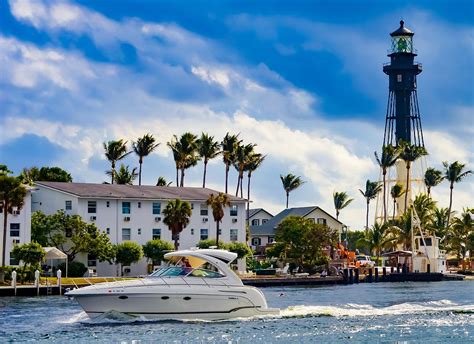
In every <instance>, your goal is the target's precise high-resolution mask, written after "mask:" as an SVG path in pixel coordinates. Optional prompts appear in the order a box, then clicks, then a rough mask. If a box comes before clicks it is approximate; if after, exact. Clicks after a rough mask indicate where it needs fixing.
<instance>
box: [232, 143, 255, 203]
mask: <svg viewBox="0 0 474 344" xmlns="http://www.w3.org/2000/svg"><path fill="white" fill-rule="evenodd" d="M255 146H256V145H255V144H252V143H250V144H247V145H238V146H237V150H236V152H235V161H234V167H235V169H236V170H237V172H238V176H237V189H236V190H235V195H236V196H238V195H239V187H240V197H243V186H242V184H243V182H244V170H245V165H247V164H248V161H249V158H250V157H251V155H252V154H253V153H254V151H253V149H254V147H255Z"/></svg>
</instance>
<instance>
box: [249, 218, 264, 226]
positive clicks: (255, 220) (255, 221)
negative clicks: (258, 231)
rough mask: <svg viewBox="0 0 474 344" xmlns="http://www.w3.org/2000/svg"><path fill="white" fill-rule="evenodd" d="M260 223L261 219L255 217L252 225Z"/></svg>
mask: <svg viewBox="0 0 474 344" xmlns="http://www.w3.org/2000/svg"><path fill="white" fill-rule="evenodd" d="M262 222H263V221H262ZM259 225H260V220H259V219H253V220H252V226H259Z"/></svg>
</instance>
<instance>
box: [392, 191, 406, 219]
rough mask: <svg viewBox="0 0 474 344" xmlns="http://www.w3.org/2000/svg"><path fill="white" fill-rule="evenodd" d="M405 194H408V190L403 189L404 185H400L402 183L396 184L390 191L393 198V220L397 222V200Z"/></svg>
mask: <svg viewBox="0 0 474 344" xmlns="http://www.w3.org/2000/svg"><path fill="white" fill-rule="evenodd" d="M405 192H406V190H405V189H404V188H403V185H402V184H400V183H396V184H395V185H394V186H392V188H391V189H390V195H391V196H392V198H393V216H392V220H395V211H396V209H397V199H399V198H400V197H402V196H403V194H404V193H405Z"/></svg>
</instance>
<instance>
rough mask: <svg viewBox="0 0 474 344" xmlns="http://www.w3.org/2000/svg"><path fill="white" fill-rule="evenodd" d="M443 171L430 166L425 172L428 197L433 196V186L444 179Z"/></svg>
mask: <svg viewBox="0 0 474 344" xmlns="http://www.w3.org/2000/svg"><path fill="white" fill-rule="evenodd" d="M443 179H444V177H443V172H441V171H440V170H437V169H435V168H433V167H429V168H428V169H426V172H425V179H424V181H425V185H426V190H427V191H428V197H431V188H432V187H434V186H436V185H438V184H439V183H441V182H442V181H443Z"/></svg>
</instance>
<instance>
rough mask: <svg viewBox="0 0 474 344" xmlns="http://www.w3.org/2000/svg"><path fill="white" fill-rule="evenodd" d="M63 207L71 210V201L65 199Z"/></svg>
mask: <svg viewBox="0 0 474 344" xmlns="http://www.w3.org/2000/svg"><path fill="white" fill-rule="evenodd" d="M64 209H66V210H72V201H66V204H65V206H64Z"/></svg>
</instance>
